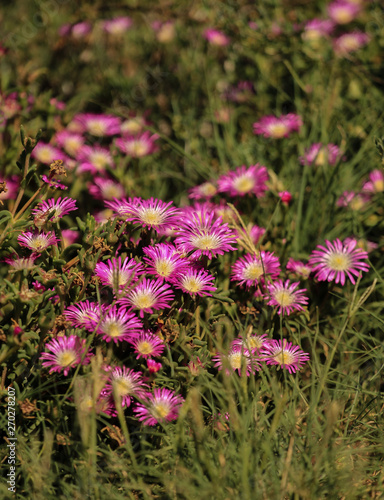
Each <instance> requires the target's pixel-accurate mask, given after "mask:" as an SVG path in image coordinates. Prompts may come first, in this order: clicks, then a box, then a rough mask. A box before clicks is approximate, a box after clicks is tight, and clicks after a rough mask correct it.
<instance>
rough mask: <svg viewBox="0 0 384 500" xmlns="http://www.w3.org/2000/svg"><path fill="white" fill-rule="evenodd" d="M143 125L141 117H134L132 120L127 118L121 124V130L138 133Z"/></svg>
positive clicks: (133, 133)
mask: <svg viewBox="0 0 384 500" xmlns="http://www.w3.org/2000/svg"><path fill="white" fill-rule="evenodd" d="M143 125H144V120H143V119H142V118H134V119H132V120H127V121H125V122H124V123H123V125H122V126H121V131H122V132H127V133H128V134H132V135H135V134H138V133H139V132H140V130H141V129H142V127H143Z"/></svg>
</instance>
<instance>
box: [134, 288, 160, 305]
mask: <svg viewBox="0 0 384 500" xmlns="http://www.w3.org/2000/svg"><path fill="white" fill-rule="evenodd" d="M154 303H155V299H154V297H153V296H152V295H151V294H148V293H146V292H142V295H137V296H136V297H135V299H134V305H135V306H136V307H137V309H147V308H149V307H151V306H153V304H154Z"/></svg>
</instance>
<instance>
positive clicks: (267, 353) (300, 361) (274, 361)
mask: <svg viewBox="0 0 384 500" xmlns="http://www.w3.org/2000/svg"><path fill="white" fill-rule="evenodd" d="M261 356H262V359H263V361H265V362H266V363H267V365H277V366H279V367H281V368H284V369H286V370H288V371H289V373H296V372H297V371H299V370H300V368H301V367H302V366H303V365H304V364H305V363H306V362H307V361H308V360H309V354H308V353H306V352H304V351H303V350H302V349H300V347H299V346H294V345H292V342H287V340H286V339H283V341H281V340H271V341H270V342H269V343H268V344H267V345H266V346H265V347H263V349H262V350H261Z"/></svg>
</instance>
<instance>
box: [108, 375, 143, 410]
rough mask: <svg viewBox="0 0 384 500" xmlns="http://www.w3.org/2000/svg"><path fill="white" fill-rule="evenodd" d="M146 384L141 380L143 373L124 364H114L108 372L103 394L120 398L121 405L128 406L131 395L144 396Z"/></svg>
mask: <svg viewBox="0 0 384 500" xmlns="http://www.w3.org/2000/svg"><path fill="white" fill-rule="evenodd" d="M147 387H148V386H147V385H146V384H144V382H143V374H142V373H141V372H135V371H134V370H132V369H130V368H127V367H126V366H123V367H120V366H116V367H115V368H113V369H112V371H111V372H110V374H109V382H108V383H107V384H106V386H105V387H104V390H103V396H105V397H111V398H113V397H114V396H115V395H116V396H117V397H118V398H120V399H121V406H122V407H123V408H124V407H127V408H128V406H130V404H131V402H132V398H133V397H139V398H140V399H141V398H144V397H145V389H146V388H147Z"/></svg>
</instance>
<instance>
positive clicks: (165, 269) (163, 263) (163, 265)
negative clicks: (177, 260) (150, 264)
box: [156, 259, 173, 276]
mask: <svg viewBox="0 0 384 500" xmlns="http://www.w3.org/2000/svg"><path fill="white" fill-rule="evenodd" d="M156 271H157V274H159V275H160V276H169V275H170V274H171V273H172V271H173V265H172V264H171V263H170V262H169V261H168V260H166V259H161V260H158V261H157V263H156Z"/></svg>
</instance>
